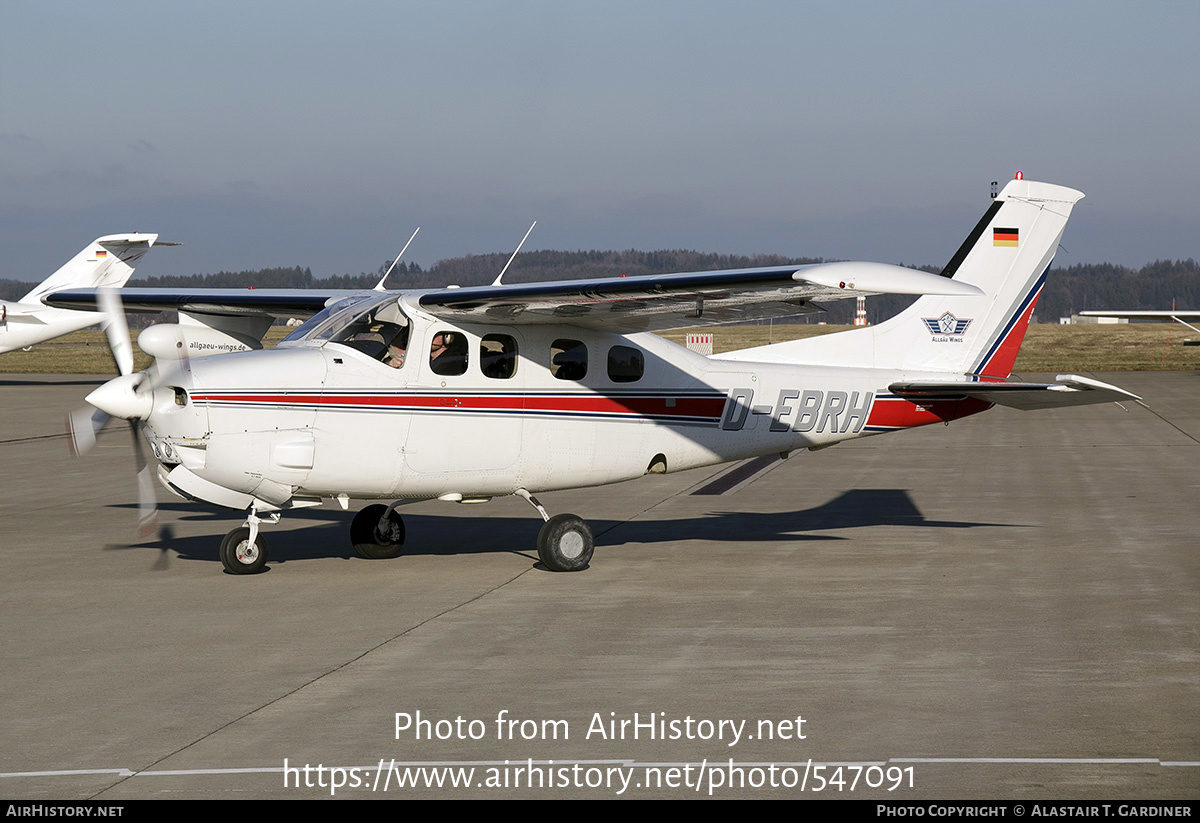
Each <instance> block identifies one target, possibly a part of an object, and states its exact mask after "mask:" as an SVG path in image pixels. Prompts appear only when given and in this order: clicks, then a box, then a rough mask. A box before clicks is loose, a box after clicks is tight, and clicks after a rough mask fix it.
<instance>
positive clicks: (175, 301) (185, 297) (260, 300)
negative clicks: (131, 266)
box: [45, 287, 375, 317]
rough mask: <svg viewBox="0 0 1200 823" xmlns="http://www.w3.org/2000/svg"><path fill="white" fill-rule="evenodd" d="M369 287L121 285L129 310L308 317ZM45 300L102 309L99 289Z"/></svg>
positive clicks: (60, 305) (58, 304)
mask: <svg viewBox="0 0 1200 823" xmlns="http://www.w3.org/2000/svg"><path fill="white" fill-rule="evenodd" d="M374 293H375V292H372V291H370V290H369V289H325V290H321V289H138V288H129V287H126V288H123V289H121V302H122V303H123V304H124V306H125V309H126V310H127V311H170V310H173V309H182V310H183V311H189V312H194V313H197V314H215V315H233V316H236V315H244V314H269V315H274V316H276V317H300V316H304V317H307V316H308V315H310V314H315V313H317V312H319V311H320V310H321V309H323V308H325V306H326V305H327V304H329V303H331V302H333V301H335V300H340V299H342V298H344V297H358V296H362V297H366V296H369V295H371V294H374ZM45 302H46V303H47V304H49V305H51V306H56V307H58V308H61V309H84V310H89V311H100V306H99V303H98V297H97V292H96V289H69V290H67V291H60V292H55V293H54V294H52V295H50V296H48V297H46V298H45Z"/></svg>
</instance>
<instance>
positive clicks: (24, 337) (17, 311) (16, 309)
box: [0, 303, 101, 354]
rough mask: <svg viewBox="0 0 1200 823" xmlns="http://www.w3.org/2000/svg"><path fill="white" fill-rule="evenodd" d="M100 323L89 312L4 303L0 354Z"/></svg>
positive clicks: (95, 316) (0, 330)
mask: <svg viewBox="0 0 1200 823" xmlns="http://www.w3.org/2000/svg"><path fill="white" fill-rule="evenodd" d="M100 319H101V318H100V316H99V315H97V314H96V313H95V312H92V311H71V310H69V309H52V308H49V307H47V306H29V305H26V304H22V303H7V304H6V305H5V306H4V318H3V321H2V322H0V354H3V353H4V352H10V351H16V350H17V349H24V348H27V347H29V346H33V345H36V344H38V343H42V342H44V341H46V340H53V339H54V338H55V337H61V336H62V335H64V334H70V333H71V332H75V331H80V330H82V329H86V328H89V327H91V326H96V325H99V323H100Z"/></svg>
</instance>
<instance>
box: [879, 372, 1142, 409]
mask: <svg viewBox="0 0 1200 823" xmlns="http://www.w3.org/2000/svg"><path fill="white" fill-rule="evenodd" d="M1055 379H1056V380H1057V381H1058V382H1057V383H961V382H960V383H952V382H913V383H893V384H892V385H890V386H888V390H889V391H891V392H893V393H894V394H897V395H899V396H900V397H903V398H905V399H906V400H912V401H913V402H916V403H920V402H921V401H930V400H954V399H961V398H966V397H973V398H976V399H978V400H983V401H986V402H988V403H995V404H996V405H999V406H1008V407H1009V408H1013V409H1021V410H1022V411H1031V410H1033V409H1051V408H1056V407H1059V406H1087V405H1090V404H1092V403H1109V402H1113V401H1121V400H1141V398H1140V397H1138V396H1137V395H1136V394H1131V393H1130V392H1127V391H1125V390H1124V389H1120V388H1117V387H1116V386H1112V385H1109V384H1108V383H1102V382H1100V381H1099V380H1093V379H1091V378H1090V377H1081V376H1080V375H1078V374H1060V375H1058V376H1057V377H1056V378H1055Z"/></svg>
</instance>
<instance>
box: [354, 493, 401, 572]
mask: <svg viewBox="0 0 1200 823" xmlns="http://www.w3.org/2000/svg"><path fill="white" fill-rule="evenodd" d="M387 509H388V507H387V506H384V505H382V504H380V503H376V504H374V505H371V506H367V507H366V508H365V509H363V510H362V511H360V512H359V513H358V514H356V515H354V520H353V521H352V522H351V523H350V542H351V543H353V544H354V552H355V554H357V555H358V556H359V557H362V558H365V559H367V560H386V559H388V558H389V557H395V556H396V555H398V554H400V550H401V549H403V548H404V520H402V519H401V517H400V515H399V514H397V513H396V511H395V510H394V509H393V510H392V513H391V514H389V515H388V518H387V520H386V521H383V522H381V521H382V520H383V515H384V512H386V511H387Z"/></svg>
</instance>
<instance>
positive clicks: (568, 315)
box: [419, 262, 983, 332]
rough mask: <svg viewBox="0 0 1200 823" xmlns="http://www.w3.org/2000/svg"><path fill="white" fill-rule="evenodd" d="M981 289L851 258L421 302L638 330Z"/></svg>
mask: <svg viewBox="0 0 1200 823" xmlns="http://www.w3.org/2000/svg"><path fill="white" fill-rule="evenodd" d="M982 293H983V292H981V291H980V290H979V289H977V288H975V287H974V286H972V285H969V284H967V283H963V282H961V281H958V280H951V279H950V278H947V277H942V276H940V275H936V274H929V273H927V272H923V271H917V270H915V269H906V268H903V267H900V266H889V265H885V264H882V263H850V262H846V263H819V264H816V265H811V266H772V267H767V268H754V269H729V270H725V271H703V272H685V273H680V274H663V275H640V276H637V277H606V278H601V279H592V280H556V281H552V282H547V283H524V284H518V285H506V286H505V285H502V286H479V287H471V288H450V289H439V290H435V291H429V292H425V293H423V294H421V296H420V298H419V303H420V306H421V308H422V309H424V310H425V311H427V312H429V313H430V314H432V315H435V316H437V317H441V318H443V319H446V320H456V321H458V322H463V323H502V324H517V325H530V324H538V325H541V324H558V323H565V324H570V325H574V326H587V327H590V328H596V329H603V330H606V331H614V332H639V331H658V330H661V329H672V328H682V327H686V326H696V325H709V324H720V323H737V322H742V321H746V320H758V319H763V318H768V317H786V316H791V315H796V314H805V313H809V312H817V311H823V309H822V308H821V307H820V305H819V302H821V301H825V300H836V299H842V298H846V297H859V296H862V295H870V294H911V295H920V294H953V295H978V294H982Z"/></svg>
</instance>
